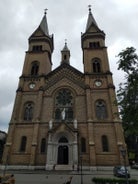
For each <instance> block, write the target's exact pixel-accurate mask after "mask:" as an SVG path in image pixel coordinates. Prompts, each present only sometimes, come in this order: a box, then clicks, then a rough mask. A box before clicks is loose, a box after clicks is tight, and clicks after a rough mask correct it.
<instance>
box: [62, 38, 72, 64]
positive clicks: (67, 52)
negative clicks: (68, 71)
mask: <svg viewBox="0 0 138 184" xmlns="http://www.w3.org/2000/svg"><path fill="white" fill-rule="evenodd" d="M69 59H70V50H69V49H68V46H67V39H65V45H64V47H63V49H62V51H61V64H63V63H67V64H69V63H70V61H69Z"/></svg>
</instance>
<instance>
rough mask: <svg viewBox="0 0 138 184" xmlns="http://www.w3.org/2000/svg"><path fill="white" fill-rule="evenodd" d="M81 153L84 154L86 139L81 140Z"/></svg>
mask: <svg viewBox="0 0 138 184" xmlns="http://www.w3.org/2000/svg"><path fill="white" fill-rule="evenodd" d="M81 152H82V153H85V152H86V139H85V138H84V137H82V138H81Z"/></svg>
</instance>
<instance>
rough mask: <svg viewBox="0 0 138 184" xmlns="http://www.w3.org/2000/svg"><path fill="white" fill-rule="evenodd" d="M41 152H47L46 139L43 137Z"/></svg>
mask: <svg viewBox="0 0 138 184" xmlns="http://www.w3.org/2000/svg"><path fill="white" fill-rule="evenodd" d="M40 151H41V153H45V152H46V139H45V138H42V140H41V150H40Z"/></svg>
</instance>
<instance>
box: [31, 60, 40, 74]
mask: <svg viewBox="0 0 138 184" xmlns="http://www.w3.org/2000/svg"><path fill="white" fill-rule="evenodd" d="M38 70H39V64H38V62H37V61H35V62H33V63H32V68H31V75H38Z"/></svg>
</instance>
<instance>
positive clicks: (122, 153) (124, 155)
mask: <svg viewBox="0 0 138 184" xmlns="http://www.w3.org/2000/svg"><path fill="white" fill-rule="evenodd" d="M120 152H121V155H122V157H123V159H124V167H125V177H126V184H129V182H128V173H127V168H126V154H127V151H126V149H124V148H123V147H122V148H121V149H120Z"/></svg>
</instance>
